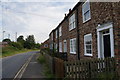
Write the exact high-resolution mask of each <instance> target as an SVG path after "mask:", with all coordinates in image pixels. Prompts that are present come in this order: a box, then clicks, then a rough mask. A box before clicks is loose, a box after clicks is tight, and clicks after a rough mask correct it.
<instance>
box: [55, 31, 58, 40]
mask: <svg viewBox="0 0 120 80" xmlns="http://www.w3.org/2000/svg"><path fill="white" fill-rule="evenodd" d="M55 34H56V38H57V37H58V31H57V30H56V31H55Z"/></svg>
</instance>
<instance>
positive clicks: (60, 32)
mask: <svg viewBox="0 0 120 80" xmlns="http://www.w3.org/2000/svg"><path fill="white" fill-rule="evenodd" d="M60 36H62V26H60V27H59V37H60Z"/></svg>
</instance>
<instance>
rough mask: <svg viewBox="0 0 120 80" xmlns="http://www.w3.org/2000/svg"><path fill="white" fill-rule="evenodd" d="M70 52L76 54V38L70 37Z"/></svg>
mask: <svg viewBox="0 0 120 80" xmlns="http://www.w3.org/2000/svg"><path fill="white" fill-rule="evenodd" d="M70 53H72V54H76V38H73V39H70Z"/></svg>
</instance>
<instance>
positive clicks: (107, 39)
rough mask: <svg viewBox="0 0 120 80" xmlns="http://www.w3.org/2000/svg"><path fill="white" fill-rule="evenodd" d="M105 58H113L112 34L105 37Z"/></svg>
mask: <svg viewBox="0 0 120 80" xmlns="http://www.w3.org/2000/svg"><path fill="white" fill-rule="evenodd" d="M103 47H104V58H106V57H111V47H110V34H107V35H105V34H104V35H103Z"/></svg>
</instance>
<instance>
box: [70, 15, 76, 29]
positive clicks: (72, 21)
mask: <svg viewBox="0 0 120 80" xmlns="http://www.w3.org/2000/svg"><path fill="white" fill-rule="evenodd" d="M74 28H76V22H75V13H74V14H73V15H72V16H71V17H70V18H69V31H71V30H72V29H74Z"/></svg>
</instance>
